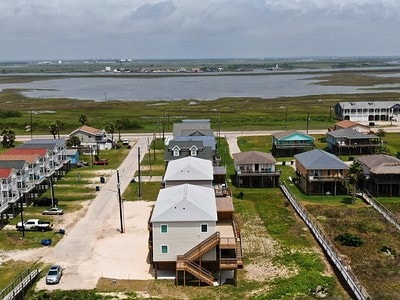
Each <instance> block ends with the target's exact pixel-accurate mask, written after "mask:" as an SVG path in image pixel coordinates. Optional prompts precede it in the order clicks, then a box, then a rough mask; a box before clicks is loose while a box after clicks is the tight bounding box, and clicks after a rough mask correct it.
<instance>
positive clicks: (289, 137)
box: [272, 130, 315, 156]
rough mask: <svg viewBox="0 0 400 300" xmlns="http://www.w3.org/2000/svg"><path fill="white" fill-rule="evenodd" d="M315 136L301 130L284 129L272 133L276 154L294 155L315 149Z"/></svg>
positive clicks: (274, 153) (273, 152) (273, 149)
mask: <svg viewBox="0 0 400 300" xmlns="http://www.w3.org/2000/svg"><path fill="white" fill-rule="evenodd" d="M314 146H315V144H314V138H313V137H312V136H311V135H308V134H305V133H302V132H300V131H295V130H292V131H283V132H278V133H275V134H274V135H272V154H273V155H274V156H293V155H294V154H297V153H301V152H305V151H309V150H312V149H314Z"/></svg>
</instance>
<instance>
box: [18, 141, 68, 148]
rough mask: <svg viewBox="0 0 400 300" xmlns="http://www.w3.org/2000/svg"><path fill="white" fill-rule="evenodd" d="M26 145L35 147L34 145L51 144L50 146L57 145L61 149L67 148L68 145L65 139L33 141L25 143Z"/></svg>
mask: <svg viewBox="0 0 400 300" xmlns="http://www.w3.org/2000/svg"><path fill="white" fill-rule="evenodd" d="M25 144H29V145H33V144H41V145H45V144H49V145H57V146H59V147H65V146H66V143H65V140H63V139H33V140H30V141H27V142H25Z"/></svg>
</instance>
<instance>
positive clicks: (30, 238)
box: [0, 64, 400, 299]
mask: <svg viewBox="0 0 400 300" xmlns="http://www.w3.org/2000/svg"><path fill="white" fill-rule="evenodd" d="M314 67H316V68H318V67H320V66H318V65H317V64H315V65H314ZM53 71H54V70H53ZM74 71H76V70H74ZM3 72H8V69H5V71H3ZM50 72H51V71H50ZM71 72H72V70H71ZM87 72H89V71H87ZM44 78H45V77H43V79H44ZM51 78H54V77H51ZM324 79H325V80H326V82H324V83H322V84H334V85H364V86H366V87H369V86H371V85H373V84H381V83H389V82H391V83H394V79H390V78H389V79H386V80H387V81H386V82H382V80H381V79H376V78H373V77H371V76H368V75H365V74H353V73H347V74H345V75H343V74H342V75H340V74H333V75H330V76H325V78H324ZM18 80H26V81H29V80H38V78H37V77H29V78H28V77H25V78H24V79H21V77H18V76H16V77H13V76H11V75H10V76H9V77H6V76H5V77H1V80H0V82H2V83H5V82H16V81H18ZM398 80H399V81H400V79H398ZM396 83H398V81H396ZM398 99H399V93H396V92H393V93H388V92H385V93H378V92H376V93H373V92H371V93H369V94H351V95H347V94H346V95H311V96H304V97H284V98H279V99H268V100H267V99H258V98H223V99H218V100H215V101H196V100H193V99H188V100H181V101H157V102H156V103H155V102H150V101H135V102H128V101H107V102H94V101H84V100H73V99H30V98H27V97H24V96H22V95H21V94H19V93H18V92H17V91H13V90H8V91H2V92H1V93H0V107H1V109H0V128H1V129H3V128H11V129H13V130H14V131H15V132H16V134H17V135H26V134H30V133H29V132H26V126H27V125H30V124H32V128H33V132H32V134H49V125H50V124H51V123H53V122H55V121H56V120H59V121H61V124H62V125H61V128H60V129H61V132H60V133H61V134H62V135H67V134H69V133H70V132H71V131H73V130H74V129H76V128H77V127H79V126H80V125H81V124H80V123H79V115H80V114H85V115H86V116H87V118H88V124H89V125H91V126H94V127H97V128H104V127H105V126H106V125H107V124H109V123H115V122H116V120H123V121H124V122H123V123H124V126H123V128H122V129H121V132H129V133H139V132H148V133H157V134H158V136H160V135H161V133H162V132H170V131H171V130H172V124H173V123H174V122H177V121H180V120H182V119H189V118H191V119H197V118H207V119H210V120H211V123H212V127H213V129H214V130H216V129H221V130H224V131H227V130H235V131H247V130H286V129H296V130H305V129H306V123H307V122H306V118H307V114H309V115H310V122H309V129H310V130H313V129H326V128H328V127H331V126H332V125H333V124H334V123H335V122H336V120H335V118H334V116H333V115H332V110H331V108H332V107H333V106H334V105H335V104H336V103H337V102H339V101H350V100H351V101H369V100H372V101H376V100H391V101H394V100H396V101H397V100H398ZM33 111H34V112H35V114H32V112H33ZM286 116H287V118H286ZM114 134H115V135H117V134H118V132H115V133H114ZM399 135H400V133H386V135H385V136H384V137H383V140H384V142H385V144H386V146H387V148H388V149H389V151H390V153H391V154H394V153H395V152H396V151H399V150H400V138H399ZM320 137H321V136H315V138H316V144H317V147H321V148H322V147H324V143H323V142H321V141H319V138H320ZM238 143H239V146H240V148H241V150H242V151H246V150H258V151H267V152H269V151H270V149H271V138H270V137H265V136H264V137H242V138H240V139H239V140H238ZM156 149H158V150H157V151H155V153H154V152H153V153H152V152H150V153H145V154H144V157H143V162H142V165H141V166H142V170H143V174H142V175H145V176H159V175H162V174H163V168H164V161H163V154H162V152H161V151H159V150H160V149H162V147H161V146H160V145H157V146H156ZM4 150H6V149H4V148H2V147H0V152H1V151H4ZM220 150H221V151H223V152H224V154H225V155H224V156H223V157H224V160H225V161H224V162H223V164H226V166H227V170H228V178H230V177H231V176H233V174H234V168H233V163H232V159H231V157H230V156H229V155H228V153H229V149H228V147H227V144H226V143H225V142H222V143H221V147H220ZM114 151H118V152H114ZM126 151H127V150H126V149H118V150H112V151H102V152H101V154H100V156H101V158H107V159H108V160H109V162H110V164H109V166H107V167H105V169H106V170H109V169H113V168H116V167H117V166H118V165H119V163H120V162H121V161H122V158H123V157H124V155H125V154H126ZM292 159H293V158H292V157H287V158H279V160H281V161H290V160H292ZM150 165H151V168H150ZM95 167H96V168H95ZM97 167H100V166H94V168H93V169H92V168H90V167H86V168H84V169H74V170H72V171H71V172H70V173H68V174H67V176H65V177H64V178H63V179H61V180H60V181H59V182H57V185H56V189H55V191H56V197H57V198H59V201H60V207H61V208H63V209H65V211H66V212H68V211H75V210H77V209H79V208H80V207H81V201H88V200H90V199H92V198H93V197H94V195H95V193H94V189H93V186H92V185H93V184H97V183H98V173H95V172H94V171H96V170H98V169H99V168H97ZM102 167H103V166H101V168H102ZM293 172H294V171H293V169H292V168H291V167H290V166H282V178H281V179H282V180H286V179H287V177H288V176H292V177H293V178H294V175H293ZM78 174H79V176H78ZM71 185H73V186H74V188H75V193H74V195H72V194H71V193H70V192H69V191H70V186H71ZM88 185H89V187H88ZM229 185H231V182H230V184H229ZM160 187H161V184H160V183H146V184H143V186H142V187H141V192H142V194H141V195H140V196H139V195H138V184H137V183H132V184H130V185H129V187H128V189H127V190H126V191H125V193H124V195H123V197H124V200H125V201H135V200H137V199H146V200H155V199H156V197H157V194H158V190H159V189H160ZM230 187H231V188H232V191H233V195H234V197H235V199H234V203H235V209H236V217H237V218H238V220H239V222H240V225H241V227H242V228H243V231H244V233H245V235H244V236H245V237H250V236H251V237H252V238H253V237H254V236H255V237H254V239H251V240H247V241H246V242H247V243H248V247H249V248H247V249H246V250H247V254H246V258H245V259H246V261H245V264H247V265H249V266H253V267H254V265H257V263H260V264H267V263H268V264H271V265H272V266H273V267H275V268H276V269H281V270H285V272H286V273H285V275H287V276H286V277H285V276H283V277H279V276H278V277H275V278H272V279H271V278H267V279H266V278H262V279H261V280H255V279H249V277H248V276H249V273H248V272H246V271H240V273H239V284H238V286H236V287H233V286H222V287H220V288H218V289H216V288H210V287H204V288H200V289H199V288H197V287H186V288H181V287H175V286H174V285H173V283H171V282H162V281H151V282H138V281H129V280H127V281H121V286H120V285H118V286H116V285H113V284H112V283H111V280H109V279H107V278H103V279H102V280H100V282H99V286H98V289H97V290H96V291H80V292H78V291H66V292H61V291H57V292H54V293H47V292H39V293H32V292H31V293H30V295H29V299H110V297H112V296H107V295H104V297H103V296H100V295H99V294H98V293H97V292H112V291H117V292H123V293H124V294H125V295H128V296H130V297H131V299H135V298H140V296H138V294H136V293H137V292H141V293H144V294H148V295H150V297H157V296H160V295H163V297H164V298H169V299H178V298H188V299H216V298H219V299H228V298H231V299H244V298H252V299H293V298H295V297H297V298H298V299H314V297H313V296H312V295H311V294H310V289H313V288H315V287H316V286H317V285H321V286H326V287H328V290H329V296H330V298H331V299H347V298H348V296H347V295H346V292H344V291H343V290H342V288H341V286H340V283H339V282H338V281H337V280H336V279H335V276H334V275H333V274H330V273H329V272H328V267H327V265H326V263H324V256H323V255H322V254H317V252H315V249H317V248H318V245H317V244H316V242H315V241H314V240H313V238H312V237H311V235H310V233H309V232H308V231H307V230H306V229H305V225H304V224H303V222H302V221H300V219H299V218H298V217H297V216H296V215H295V214H294V212H293V210H292V209H291V207H290V206H289V204H288V202H287V201H286V200H285V199H284V198H283V196H282V194H281V192H280V190H279V189H251V190H250V189H238V188H236V187H233V186H230ZM291 188H292V192H293V193H294V194H295V195H296V197H298V199H299V200H300V201H302V202H303V203H304V205H305V206H306V207H307V210H309V212H310V213H311V214H312V215H313V216H314V217H315V218H316V219H317V220H319V221H320V223H321V225H322V226H323V228H324V230H326V231H327V233H328V235H329V236H330V238H332V239H333V238H334V237H335V236H336V235H337V234H339V233H343V232H344V231H346V230H349V231H351V232H352V233H354V234H356V235H359V236H361V237H362V238H363V239H364V241H365V244H364V246H362V247H360V248H354V249H353V248H346V247H341V246H338V247H340V250H341V252H343V254H344V255H345V257H346V259H347V260H349V261H350V262H352V263H353V264H354V271H355V272H356V274H357V275H358V274H360V279H361V280H362V283H363V284H364V285H365V286H367V287H368V289H369V291H370V293H371V294H372V295H373V298H377V299H378V298H386V299H392V298H393V297H392V296H393V295H398V294H396V293H400V291H399V290H398V282H399V280H400V277H399V273H398V270H399V269H400V265H399V256H398V255H395V256H393V257H392V256H391V257H385V256H382V253H381V251H380V249H381V248H382V247H383V246H387V247H390V248H393V249H395V250H396V253H399V252H400V242H399V240H398V233H397V235H396V233H394V232H393V231H392V229H391V228H390V227H389V226H388V225H387V224H386V223H385V222H384V221H383V220H382V219H381V218H380V217H379V215H377V214H376V213H375V212H374V211H372V210H371V209H370V208H369V207H366V205H365V204H364V203H363V202H362V201H361V200H357V201H356V203H355V204H351V203H349V201H348V197H347V196H336V197H334V196H330V197H329V198H326V197H324V198H323V199H322V198H321V197H315V196H306V195H304V194H302V193H301V192H300V191H299V190H297V188H296V187H295V186H293V187H291ZM76 191H79V197H77V196H76V194H77V193H76ZM240 192H242V193H243V199H238V198H237V197H236V196H237V195H239V193H240ZM382 200H383V202H384V203H385V205H386V206H387V207H388V208H390V209H391V210H393V211H395V212H397V213H398V212H400V205H399V200H398V199H394V198H392V199H386V198H385V199H382ZM38 214H40V209H38V208H33V207H29V208H28V210H27V212H26V217H34V216H37V215H38ZM49 218H51V217H49ZM14 222H17V220H13V221H12V223H13V224H14ZM45 234H47V233H45ZM48 234H50V233H48ZM52 234H53V235H54V233H52ZM42 237H43V235H42V233H29V234H28V235H27V237H26V238H24V239H21V236H20V233H16V232H4V231H1V232H0V249H1V250H10V249H28V248H32V247H38V246H39V245H40V244H39V241H40V238H42ZM46 237H47V236H46ZM53 238H54V239H55V240H54V242H57V241H58V240H59V239H60V238H61V237H60V236H57V237H53ZM265 238H271V239H272V240H273V243H274V245H275V248H274V249H272V250H273V253H270V252H268V250H269V249H264V244H263V241H264V239H265ZM252 242H253V243H254V244H253V247H250V246H249V245H252V244H251V243H252ZM364 262H367V263H364ZM34 263H35V262H32V264H34ZM353 264H352V266H353ZM13 265H15V268H13V267H12V266H13ZM27 267H30V264H29V263H22V262H10V263H5V264H2V265H0V273H1V274H2V276H0V277H1V279H0V289H1V288H2V287H4V286H6V285H7V284H8V283H9V282H10V280H11V279H12V278H15V277H17V275H18V274H19V273H20V272H21V271H22V270H23V269H24V268H27ZM261 270H264V269H261ZM269 270H270V269H265V270H264V273H268V271H269ZM3 274H7V276H3ZM371 274H373V275H371ZM375 274H377V275H376V276H375ZM382 287H383V288H382ZM385 291H388V292H387V293H385Z"/></svg>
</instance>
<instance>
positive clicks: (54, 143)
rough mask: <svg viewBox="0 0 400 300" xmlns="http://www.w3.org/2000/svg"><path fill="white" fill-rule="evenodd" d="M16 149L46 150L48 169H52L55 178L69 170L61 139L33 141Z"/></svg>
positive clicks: (64, 144)
mask: <svg viewBox="0 0 400 300" xmlns="http://www.w3.org/2000/svg"><path fill="white" fill-rule="evenodd" d="M17 148H24V149H47V150H48V153H49V165H50V168H52V169H54V172H55V174H56V176H57V178H60V177H62V176H64V175H65V174H66V173H67V172H68V171H69V170H70V169H71V168H70V161H69V160H68V158H67V156H66V151H67V145H66V143H65V141H64V140H63V139H33V140H30V141H27V142H25V143H24V144H22V145H19V146H18V147H17Z"/></svg>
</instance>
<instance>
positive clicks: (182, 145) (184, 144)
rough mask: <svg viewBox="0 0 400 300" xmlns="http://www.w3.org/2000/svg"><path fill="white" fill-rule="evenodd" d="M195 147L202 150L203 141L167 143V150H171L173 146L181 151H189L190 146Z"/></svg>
mask: <svg viewBox="0 0 400 300" xmlns="http://www.w3.org/2000/svg"><path fill="white" fill-rule="evenodd" d="M193 145H194V146H196V147H197V148H198V149H200V148H203V141H177V140H170V141H169V143H168V149H172V148H173V147H175V146H178V147H179V148H181V149H189V148H190V147H192V146H193Z"/></svg>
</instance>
